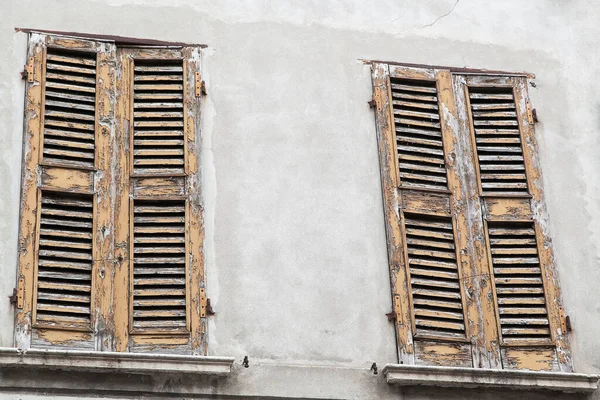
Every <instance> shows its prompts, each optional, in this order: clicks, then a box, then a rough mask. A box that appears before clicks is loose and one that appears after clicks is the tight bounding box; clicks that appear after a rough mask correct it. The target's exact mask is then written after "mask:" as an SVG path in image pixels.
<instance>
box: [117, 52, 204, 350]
mask: <svg viewBox="0 0 600 400" xmlns="http://www.w3.org/2000/svg"><path fill="white" fill-rule="evenodd" d="M118 58H119V65H120V68H122V70H123V76H122V79H121V81H120V82H119V83H118V84H119V86H120V87H122V93H121V97H120V99H119V100H120V101H119V105H118V117H117V120H118V122H117V124H118V126H119V128H118V129H117V131H118V137H122V141H123V143H126V144H124V145H123V146H122V147H121V148H119V149H118V150H117V152H118V153H119V154H122V155H124V156H125V155H127V156H128V157H127V158H128V160H129V162H128V163H123V162H121V164H120V165H119V173H118V176H119V177H120V186H121V189H120V190H119V191H118V198H119V200H118V206H117V209H116V218H117V220H118V221H117V224H116V225H117V232H116V236H117V242H118V243H128V248H127V249H125V248H119V249H118V251H117V253H118V254H121V255H122V259H123V264H124V266H125V264H127V267H126V269H128V270H129V276H128V277H124V278H126V279H124V282H129V287H128V288H127V289H128V290H124V291H125V292H128V293H129V296H128V298H127V299H121V300H122V301H124V302H125V307H126V308H127V309H128V310H129V312H128V318H127V323H126V324H125V323H124V321H123V318H122V316H119V317H118V319H119V321H120V322H118V325H119V329H120V331H122V332H123V334H124V335H125V336H127V337H128V339H127V340H124V341H122V342H120V343H119V344H118V346H117V347H118V348H129V349H130V350H131V351H147V350H149V349H160V351H163V352H172V353H194V354H205V352H206V347H205V346H206V342H205V336H204V332H205V331H206V327H205V323H206V322H205V316H206V315H205V306H206V295H205V291H204V273H203V259H202V229H203V227H202V215H201V206H200V205H201V202H200V195H201V194H200V186H199V178H200V175H199V171H198V160H197V154H198V150H199V148H200V145H199V143H200V142H199V139H200V138H199V134H198V122H199V114H198V111H199V101H200V99H199V98H197V97H196V95H195V92H196V91H195V88H194V85H195V81H196V73H198V74H199V72H200V71H199V55H198V53H197V50H194V49H188V48H186V49H152V48H148V49H120V50H119V54H118ZM119 135H120V136H119ZM127 139H129V140H127ZM128 149H131V150H132V151H127V150H128Z"/></svg>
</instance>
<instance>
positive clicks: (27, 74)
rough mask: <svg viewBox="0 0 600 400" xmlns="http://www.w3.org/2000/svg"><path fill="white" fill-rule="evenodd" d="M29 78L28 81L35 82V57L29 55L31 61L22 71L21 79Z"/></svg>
mask: <svg viewBox="0 0 600 400" xmlns="http://www.w3.org/2000/svg"><path fill="white" fill-rule="evenodd" d="M25 78H27V82H29V83H32V82H33V57H29V61H28V62H27V64H25V67H23V71H21V79H25Z"/></svg>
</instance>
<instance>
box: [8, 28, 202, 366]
mask: <svg viewBox="0 0 600 400" xmlns="http://www.w3.org/2000/svg"><path fill="white" fill-rule="evenodd" d="M48 47H54V48H59V49H63V50H65V51H83V50H85V51H87V52H95V53H96V54H97V61H96V68H97V69H96V102H95V118H94V121H95V122H94V123H95V128H94V132H95V152H94V153H95V158H94V165H95V167H94V168H93V169H91V170H89V169H88V170H87V171H84V170H85V168H78V170H81V171H82V172H77V171H75V172H73V171H74V170H73V168H72V167H69V166H61V165H57V164H56V163H51V164H48V163H45V162H44V160H43V159H42V151H43V140H44V139H43V136H44V133H43V132H44V121H43V116H44V102H45V97H44V87H45V76H46V74H45V60H46V48H48ZM200 47H202V46H200V45H198V46H195V45H189V46H186V45H182V44H178V45H173V46H168V45H148V46H145V45H139V46H135V47H132V46H131V45H130V44H124V45H123V46H121V45H117V44H116V43H115V41H114V40H111V39H99V38H92V39H89V38H80V37H73V36H70V35H69V36H67V35H60V34H47V33H43V32H30V33H29V45H28V53H27V59H28V60H31V62H30V65H32V66H33V70H32V72H31V75H30V77H31V79H30V81H29V82H27V83H26V109H25V124H24V136H25V141H24V148H23V166H24V168H23V174H22V187H21V191H22V194H21V210H20V226H19V261H18V278H17V279H18V286H17V287H18V289H19V297H20V298H22V301H19V304H17V309H16V324H15V345H16V347H18V348H21V349H29V348H49V347H62V348H67V349H78V350H96V351H119V352H125V351H132V352H161V353H186V354H193V355H206V354H207V326H206V323H207V321H206V303H207V299H206V289H205V274H204V250H203V247H204V244H203V240H204V231H203V230H204V225H203V217H202V191H201V189H202V188H201V184H200V183H201V176H200V175H201V174H200V170H199V157H200V149H201V137H200V106H201V99H200V98H199V97H197V95H196V92H197V90H195V84H196V82H195V81H196V74H199V73H200V72H201V69H200V63H201V51H200ZM132 57H138V58H146V59H148V58H152V59H179V60H182V62H183V65H184V83H183V86H184V99H183V103H184V109H183V115H184V117H183V121H184V127H183V132H184V137H183V145H184V155H183V158H184V168H185V169H184V170H185V173H184V174H179V175H178V176H180V177H181V179H179V180H171V181H169V179H161V178H165V177H164V176H156V175H152V176H146V177H145V178H146V179H154V180H156V181H161V182H159V183H160V184H157V185H155V186H153V187H146V188H145V189H144V191H143V194H144V196H142V197H140V196H138V195H137V193H138V192H137V189H135V188H134V185H132V184H131V183H130V172H129V171H131V164H130V161H131V160H132V159H133V152H132V151H129V150H130V149H133V146H132V143H133V130H132V125H130V122H131V123H132V121H133V118H132V110H133V109H132V103H133V100H132V94H133V92H132V88H131V87H130V85H131V84H132V82H133V80H132V79H130V78H131V76H130V75H131V74H132V69H131V64H130V60H131V59H132ZM129 140H131V142H130V141H129ZM63 170H71V171H72V172H71V173H68V174H66V173H64V172H63ZM171 176H172V175H168V176H166V178H170V177H171ZM131 179H143V178H141V177H137V176H133V177H132V178H131ZM51 190H54V191H60V192H64V193H83V194H88V195H93V196H94V197H93V199H94V202H93V214H94V215H93V218H94V219H93V220H94V223H93V230H94V234H93V237H94V239H93V244H92V252H93V260H92V275H91V276H92V280H91V282H92V286H91V292H90V294H91V302H90V321H91V325H90V326H89V327H87V326H86V327H83V326H52V325H40V324H36V323H35V304H36V299H37V297H36V288H37V287H36V279H37V278H36V277H37V273H36V271H37V264H38V263H37V254H38V251H37V249H38V246H39V243H38V236H37V235H38V233H37V232H38V231H39V229H40V228H39V222H40V210H41V206H39V205H38V201H40V200H39V199H40V198H41V193H42V191H51ZM134 190H135V191H136V193H133V192H134ZM141 192H142V191H141V190H140V193H141ZM138 197H139V198H151V199H153V200H161V199H168V200H173V199H181V200H184V201H185V213H186V222H185V235H186V236H185V237H186V239H185V258H186V267H185V272H186V277H185V282H186V293H187V294H186V314H187V317H186V326H187V329H186V332H182V333H183V334H181V333H180V334H170V333H165V332H164V331H162V332H157V331H148V332H145V333H146V334H144V335H143V336H142V337H140V338H138V339H136V338H135V335H132V333H133V332H132V331H131V329H130V324H131V322H130V318H132V315H133V313H132V298H133V297H132V292H131V289H130V286H129V285H130V282H131V283H132V278H130V272H131V273H132V271H130V270H132V268H133V263H130V257H131V256H132V253H131V252H130V244H131V246H132V240H131V239H132V238H131V237H130V226H132V225H133V220H132V219H131V218H130V210H132V209H133V208H132V207H130V202H133V199H134V198H138Z"/></svg>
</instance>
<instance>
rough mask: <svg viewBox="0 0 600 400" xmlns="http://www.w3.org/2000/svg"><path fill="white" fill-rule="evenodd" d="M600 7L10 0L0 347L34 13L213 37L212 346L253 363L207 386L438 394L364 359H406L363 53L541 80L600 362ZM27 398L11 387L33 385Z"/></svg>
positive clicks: (544, 145) (583, 309) (168, 36)
mask: <svg viewBox="0 0 600 400" xmlns="http://www.w3.org/2000/svg"><path fill="white" fill-rule="evenodd" d="M599 13H600V3H597V2H593V1H585V0H570V1H560V0H531V1H527V2H523V1H520V0H505V1H502V2H498V1H490V0H486V1H477V0H431V1H427V2H424V1H417V0H393V1H392V0H379V1H375V0H367V1H365V0H345V1H322V2H319V1H310V0H302V1H296V2H287V1H278V2H268V1H261V0H243V1H233V0H223V1H220V2H209V1H183V0H20V1H16V0H1V1H0V60H2V61H1V62H0V99H1V100H0V182H2V190H1V191H0V276H1V277H2V279H0V299H4V300H2V301H0V346H6V347H8V346H12V345H13V315H14V310H13V309H12V308H11V306H10V305H9V303H8V301H7V300H6V296H8V295H9V294H10V293H11V292H12V288H13V287H14V285H15V275H16V274H15V272H16V260H17V230H18V211H19V191H20V176H21V175H20V174H21V164H20V162H21V146H22V126H23V125H22V119H23V92H24V84H23V82H22V81H21V80H20V77H19V72H20V70H22V66H23V64H24V63H25V54H26V45H27V42H26V35H24V34H22V33H15V32H14V27H32V28H39V29H50V30H62V31H76V32H88V33H103V34H112V35H122V36H132V37H145V38H153V39H161V40H174V41H183V42H193V43H206V44H207V45H208V46H209V47H208V48H207V49H206V50H205V51H204V55H203V79H204V80H205V81H206V84H207V90H208V96H207V98H206V100H205V104H204V106H203V114H202V128H203V130H202V136H203V154H202V168H203V183H204V205H205V207H204V208H205V227H206V249H205V255H206V270H207V274H208V297H210V299H211V302H212V304H213V307H214V308H215V310H216V311H217V314H216V315H215V316H214V317H211V322H210V326H209V353H210V354H211V355H222V356H235V357H236V358H238V359H240V360H241V358H243V357H244V356H245V355H248V356H249V357H250V362H251V367H250V368H248V369H243V368H240V367H236V371H235V372H234V375H233V376H232V377H231V378H230V379H228V380H227V381H226V382H224V383H220V384H219V385H216V386H214V387H213V388H212V389H211V390H209V391H208V392H206V389H202V388H198V391H200V392H202V393H205V394H207V395H209V394H211V393H212V394H215V393H222V394H225V395H236V394H244V395H246V396H292V397H303V398H304V397H306V398H308V397H310V398H359V399H368V398H382V399H383V398H407V399H409V398H410V399H429V398H436V396H437V393H439V392H437V391H435V390H423V389H410V390H405V391H399V390H397V389H394V388H390V387H388V386H387V385H386V384H385V383H384V382H383V380H382V377H381V375H379V376H377V377H374V376H373V375H372V374H371V373H370V372H369V371H368V368H369V367H370V365H371V364H372V363H373V362H377V363H378V364H379V365H381V366H382V365H384V364H385V363H390V362H392V363H393V362H397V358H396V353H395V338H394V331H393V326H392V325H391V324H390V323H389V322H388V321H387V318H386V317H385V313H387V312H389V311H390V309H391V300H390V289H389V274H388V270H387V255H386V239H385V232H384V220H383V211H382V199H381V188H380V182H379V179H380V178H379V165H378V155H377V147H376V137H375V126H374V117H373V112H372V110H370V109H369V107H368V105H367V101H368V100H370V97H371V81H370V68H369V66H368V65H365V64H364V63H363V62H361V61H360V60H361V59H380V60H389V61H399V62H412V63H423V64H433V65H452V66H459V67H472V68H487V69H497V70H506V71H527V72H532V73H534V74H535V75H536V79H535V82H536V87H535V88H530V94H531V98H532V104H533V106H534V107H535V108H536V109H537V112H538V116H539V118H540V122H539V124H537V126H536V136H537V139H538V141H539V151H540V156H541V160H542V168H543V173H544V185H545V191H546V201H547V203H548V211H549V215H550V224H551V225H550V231H551V234H552V237H553V243H554V249H555V258H556V263H557V266H558V270H559V273H560V277H561V281H562V290H563V300H564V303H565V311H566V313H567V314H568V315H570V316H571V321H572V324H573V332H572V335H571V345H572V350H573V359H574V363H575V369H576V371H578V372H586V373H600V340H599V339H598V338H599V337H600V302H599V301H598V299H599V295H598V294H597V293H598V290H597V286H598V283H599V282H600V158H599V157H598V156H597V154H600V101H599V100H598V99H597V96H596V93H598V92H600V82H599V81H598V80H597V76H598V72H599V67H598V65H600V63H599V61H600V60H599V58H600V52H599V51H598V45H599V43H598V39H597V38H598V37H599V36H600V27H599V26H598V24H597V16H598V14H599ZM5 378H6V379H9V377H5ZM156 384H157V385H158V384H161V383H160V382H157V383H156ZM181 385H182V386H186V385H187V386H186V387H188V388H190V390H192V389H191V388H192V387H193V386H194V384H193V383H188V382H183V383H182V384H181ZM82 390H83V388H82ZM186 390H187V389H186ZM209 392H210V393H209ZM16 393H17V392H13V393H12V394H11V393H8V392H5V393H4V394H2V393H0V397H2V396H8V397H6V398H21V399H23V400H25V399H28V400H29V399H33V398H37V396H38V395H40V396H41V395H42V394H40V393H38V394H35V393H29V394H28V392H27V390H26V389H25V388H22V389H20V390H19V391H18V393H19V394H16ZM82 393H85V392H82ZM445 393H446V394H445V396H447V397H449V398H463V397H465V398H466V397H471V396H472V395H473V393H475V392H464V391H459V390H448V391H445ZM469 393H471V394H469ZM87 394H88V395H89V394H90V393H87ZM65 395H66V394H65ZM501 395H502V394H501V393H495V392H493V391H492V392H485V393H479V394H478V395H477V396H476V397H477V398H490V399H492V398H500V396H501ZM10 396H17V397H10ZM537 396H538V395H535V394H534V395H532V398H544V396H543V395H539V396H541V397H537ZM77 397H78V398H82V397H81V395H78V396H77ZM65 398H69V397H65ZM179 398H180V397H179ZM595 398H598V399H600V394H597V395H596V397H595Z"/></svg>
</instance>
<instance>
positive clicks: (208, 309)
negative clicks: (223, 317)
mask: <svg viewBox="0 0 600 400" xmlns="http://www.w3.org/2000/svg"><path fill="white" fill-rule="evenodd" d="M206 314H208V315H215V311H214V310H213V308H212V305H211V304H210V299H209V298H208V297H206V289H200V317H206Z"/></svg>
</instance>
